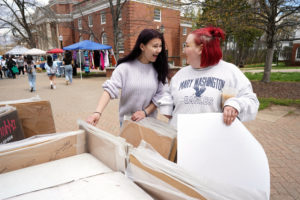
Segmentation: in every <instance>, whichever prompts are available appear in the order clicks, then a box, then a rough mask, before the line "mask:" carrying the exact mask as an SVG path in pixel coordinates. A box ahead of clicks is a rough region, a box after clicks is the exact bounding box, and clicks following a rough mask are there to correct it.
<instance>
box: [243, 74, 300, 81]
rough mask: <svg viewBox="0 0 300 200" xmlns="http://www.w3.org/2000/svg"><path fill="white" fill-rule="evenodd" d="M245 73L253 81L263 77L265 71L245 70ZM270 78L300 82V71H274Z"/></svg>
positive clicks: (272, 79)
mask: <svg viewBox="0 0 300 200" xmlns="http://www.w3.org/2000/svg"><path fill="white" fill-rule="evenodd" d="M244 74H245V75H246V76H247V78H248V79H249V80H251V81H260V80H262V77H263V72H258V73H251V72H245V73H244ZM270 79H271V81H283V82H300V72H272V73H271V77H270Z"/></svg>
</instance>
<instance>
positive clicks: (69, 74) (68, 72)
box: [63, 51, 73, 85]
mask: <svg viewBox="0 0 300 200" xmlns="http://www.w3.org/2000/svg"><path fill="white" fill-rule="evenodd" d="M63 65H64V68H65V77H66V85H69V84H71V83H72V80H73V68H72V52H71V51H66V53H65V57H64V59H63Z"/></svg>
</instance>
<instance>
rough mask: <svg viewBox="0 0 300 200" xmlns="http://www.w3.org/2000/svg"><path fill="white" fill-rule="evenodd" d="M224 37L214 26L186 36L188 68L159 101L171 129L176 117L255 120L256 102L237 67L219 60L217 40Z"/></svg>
mask: <svg viewBox="0 0 300 200" xmlns="http://www.w3.org/2000/svg"><path fill="white" fill-rule="evenodd" d="M224 38H225V33H224V32H223V30H222V29H220V28H215V27H206V28H201V29H197V30H195V31H193V32H192V33H191V34H189V35H188V37H187V39H186V46H185V54H186V57H187V62H188V64H190V65H189V66H187V67H184V68H182V69H180V70H179V71H178V72H177V73H176V74H175V75H174V77H173V78H172V80H171V82H170V86H169V88H168V89H166V92H165V95H164V97H163V98H162V99H161V100H160V101H159V104H160V113H161V114H164V115H166V116H168V117H169V118H170V124H171V125H172V126H173V127H174V128H177V115H178V114H191V113H208V112H220V113H221V112H223V120H224V123H225V124H227V125H230V124H231V123H232V122H233V121H234V120H235V119H236V118H237V117H238V118H239V119H240V120H241V121H247V120H253V119H255V116H256V114H257V111H258V107H259V101H258V99H257V97H256V94H255V93H253V90H252V86H251V82H250V81H249V80H248V79H247V77H246V76H245V75H244V74H243V73H242V72H241V71H240V70H239V68H238V67H237V66H235V65H233V64H231V63H228V62H225V61H223V60H222V50H221V47H220V40H221V39H224ZM225 89H226V90H227V89H228V90H229V89H231V90H232V91H231V92H229V93H231V94H233V95H232V96H231V97H230V98H228V99H227V100H226V99H225V102H224V104H223V105H222V94H223V97H225V96H224V94H225ZM229 93H228V94H229ZM234 93H235V94H234Z"/></svg>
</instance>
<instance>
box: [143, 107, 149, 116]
mask: <svg viewBox="0 0 300 200" xmlns="http://www.w3.org/2000/svg"><path fill="white" fill-rule="evenodd" d="M143 111H144V113H145V116H146V117H148V114H147V112H146V110H145V109H144V108H143Z"/></svg>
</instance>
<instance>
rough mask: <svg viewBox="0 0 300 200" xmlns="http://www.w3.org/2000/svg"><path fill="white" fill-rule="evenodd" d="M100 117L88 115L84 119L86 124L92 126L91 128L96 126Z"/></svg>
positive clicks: (94, 114)
mask: <svg viewBox="0 0 300 200" xmlns="http://www.w3.org/2000/svg"><path fill="white" fill-rule="evenodd" d="M100 117H101V114H99V113H93V114H92V115H90V116H89V117H88V118H87V119H86V122H87V123H89V124H91V125H93V126H96V125H97V123H98V121H99V119H100Z"/></svg>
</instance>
